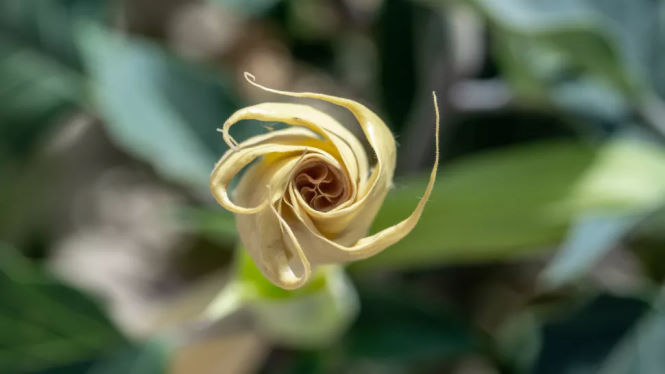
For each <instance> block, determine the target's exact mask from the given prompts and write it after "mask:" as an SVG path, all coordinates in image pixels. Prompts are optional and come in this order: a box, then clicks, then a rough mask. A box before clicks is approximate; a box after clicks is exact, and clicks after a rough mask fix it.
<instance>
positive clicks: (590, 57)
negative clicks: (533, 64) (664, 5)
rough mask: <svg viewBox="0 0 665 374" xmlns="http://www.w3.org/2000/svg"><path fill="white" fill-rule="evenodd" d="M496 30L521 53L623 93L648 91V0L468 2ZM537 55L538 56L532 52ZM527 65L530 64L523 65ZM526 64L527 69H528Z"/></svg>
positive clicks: (651, 22)
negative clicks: (549, 58) (541, 54)
mask: <svg viewBox="0 0 665 374" xmlns="http://www.w3.org/2000/svg"><path fill="white" fill-rule="evenodd" d="M472 3H473V4H474V5H475V6H476V8H477V9H479V10H480V11H481V12H482V13H483V14H484V15H486V16H487V17H488V19H489V20H490V21H491V23H492V24H493V25H494V26H496V27H497V31H500V32H502V33H507V34H509V35H510V36H511V37H517V38H519V40H520V42H526V43H527V44H526V45H522V49H523V50H524V52H525V54H524V55H523V57H525V58H529V57H530V55H528V53H529V52H531V51H532V50H535V49H537V48H541V49H542V50H544V51H548V52H549V53H551V54H553V55H554V56H555V57H556V58H558V59H560V60H562V61H560V62H565V63H567V64H571V65H572V66H574V67H576V68H579V69H582V70H583V71H586V72H588V73H591V74H595V75H597V76H600V77H602V78H603V79H606V80H608V81H610V82H612V83H613V84H615V85H616V86H617V87H618V88H620V89H621V90H622V91H624V92H626V93H636V92H637V90H641V89H644V88H646V87H647V86H648V83H649V82H648V74H647V71H646V70H645V65H644V64H645V63H646V62H647V61H649V59H650V58H651V57H652V56H653V55H654V54H656V53H658V52H656V51H653V50H651V49H652V47H653V46H652V45H651V44H650V43H652V42H653V41H654V39H653V31H654V28H655V27H656V24H657V21H658V19H657V17H658V7H659V6H660V5H659V4H658V3H657V2H654V1H650V0H636V1H633V2H630V3H628V2H625V1H623V0H562V1H556V2H552V1H547V0H529V1H527V0H506V1H502V2H500V3H499V2H496V1H491V0H472ZM534 52H538V51H534ZM526 65H528V64H526ZM526 65H525V66H526Z"/></svg>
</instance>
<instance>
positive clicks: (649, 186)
mask: <svg viewBox="0 0 665 374" xmlns="http://www.w3.org/2000/svg"><path fill="white" fill-rule="evenodd" d="M424 185H425V183H424V180H423V179H419V180H418V179H415V180H411V181H403V182H401V183H400V182H398V184H397V188H396V189H395V190H394V191H391V193H390V194H389V196H388V198H387V199H386V202H385V204H384V206H383V207H382V209H381V211H380V212H379V215H378V216H377V218H376V220H375V223H374V228H375V230H376V229H379V228H383V227H387V226H390V225H392V224H394V223H396V222H399V221H400V220H401V219H403V218H404V217H407V216H408V215H409V213H410V212H411V210H412V209H413V207H414V206H415V204H416V202H417V199H418V198H419V196H420V195H421V194H422V191H424ZM664 197H665V151H663V149H661V148H660V147H659V146H658V145H656V144H651V143H647V142H638V141H632V140H626V139H623V140H622V139H617V140H615V141H612V142H608V143H607V144H605V145H603V146H600V147H593V146H585V145H582V144H579V143H573V142H545V143H536V144H530V145H523V146H517V147H513V148H507V149H502V150H499V151H492V152H487V153H484V154H479V155H477V156H473V157H469V158H467V159H464V160H460V161H458V162H456V163H453V164H451V165H449V166H447V167H444V168H443V169H442V170H441V172H440V174H439V177H438V179H437V182H436V184H435V186H434V192H433V193H432V196H431V198H430V200H429V202H428V203H427V206H426V208H425V212H424V213H423V216H422V218H421V219H420V221H419V223H418V225H417V226H416V227H415V229H414V230H413V232H412V233H411V234H409V235H408V236H407V237H406V238H405V239H403V240H401V241H400V242H398V243H397V244H395V245H393V246H392V247H390V248H389V249H387V250H386V251H383V252H382V253H380V254H379V255H377V256H374V257H372V258H370V259H367V260H365V261H360V262H357V263H354V264H353V265H352V268H356V269H368V268H377V267H389V268H398V269H412V268H423V267H433V266H437V265H440V264H443V263H455V262H470V261H489V260H496V259H501V258H509V257H515V256H522V255H528V254H533V253H536V252H538V251H539V250H542V249H546V248H550V247H552V246H553V245H556V244H557V243H559V242H560V241H561V240H562V239H563V238H564V237H565V235H566V232H567V230H568V228H569V227H570V226H571V224H572V223H573V221H574V220H575V219H577V217H580V216H581V215H582V214H585V213H588V212H598V211H603V212H608V213H630V212H635V211H639V210H641V209H649V208H653V207H655V206H658V205H659V204H660V203H661V202H662V200H663V198H664Z"/></svg>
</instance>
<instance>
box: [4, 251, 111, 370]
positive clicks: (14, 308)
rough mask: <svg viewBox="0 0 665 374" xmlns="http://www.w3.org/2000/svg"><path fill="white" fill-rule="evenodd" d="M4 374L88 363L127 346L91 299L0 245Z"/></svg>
mask: <svg viewBox="0 0 665 374" xmlns="http://www.w3.org/2000/svg"><path fill="white" fill-rule="evenodd" d="M0 336H2V340H0V372H1V373H7V374H15V373H22V372H28V371H35V370H39V369H44V368H48V367H56V366H62V365H66V364H70V363H75V362H79V361H85V360H87V359H90V358H92V357H94V356H95V355H98V354H100V352H103V351H106V350H108V349H109V348H114V347H116V346H119V345H121V344H123V343H124V339H123V338H122V337H121V336H120V335H119V333H118V332H117V331H116V330H115V329H114V328H113V326H112V325H111V323H110V322H109V321H108V319H107V318H106V317H105V315H104V314H103V313H102V311H101V310H100V309H99V308H98V306H97V305H96V304H95V303H93V302H92V301H91V300H90V299H88V298H87V297H85V296H84V295H82V294H81V293H79V292H77V291H75V290H74V289H72V288H69V287H67V286H65V285H63V284H61V283H59V282H57V281H56V280H54V279H52V278H50V277H48V276H46V275H45V274H43V273H42V272H41V271H40V270H39V269H38V268H36V267H35V266H34V265H33V264H31V263H30V262H29V260H27V259H26V258H24V257H22V256H21V255H20V254H18V253H17V252H16V251H15V250H13V249H12V248H10V247H8V246H6V245H0Z"/></svg>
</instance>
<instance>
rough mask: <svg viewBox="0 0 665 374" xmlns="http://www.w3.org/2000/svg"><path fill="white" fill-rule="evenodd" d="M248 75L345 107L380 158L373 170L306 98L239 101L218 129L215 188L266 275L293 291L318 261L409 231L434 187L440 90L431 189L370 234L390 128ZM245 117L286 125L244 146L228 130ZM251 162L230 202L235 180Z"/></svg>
mask: <svg viewBox="0 0 665 374" xmlns="http://www.w3.org/2000/svg"><path fill="white" fill-rule="evenodd" d="M245 78H246V79H247V81H248V82H249V83H251V84H252V85H254V86H256V87H258V88H260V89H263V90H265V91H268V92H272V93H275V94H279V95H284V96H292V97H299V98H311V99H318V100H322V101H326V102H329V103H332V104H335V105H339V106H341V107H344V108H346V109H348V110H349V111H350V112H351V114H353V116H354V117H355V118H356V120H357V121H358V123H359V124H360V127H361V129H362V131H363V133H364V135H365V137H366V138H367V142H368V143H369V146H370V147H371V150H372V152H373V153H374V154H373V155H372V156H373V157H372V158H373V159H375V160H376V161H375V163H374V165H373V167H370V163H369V159H368V156H367V154H366V152H365V149H364V148H363V146H362V144H361V143H360V141H359V140H358V139H357V138H356V137H355V136H354V135H353V134H352V133H351V132H350V131H349V130H348V129H346V128H345V127H344V126H342V125H341V124H340V123H339V122H337V121H336V120H335V119H334V118H332V117H331V116H329V115H327V114H325V113H324V112H321V111H319V110H318V109H315V108H313V107H311V106H308V105H302V104H292V103H262V104H257V105H253V106H249V107H246V108H242V109H240V110H238V111H237V112H235V113H234V114H233V115H231V117H229V119H227V120H226V122H225V123H224V126H223V127H222V129H221V132H222V134H223V138H224V141H225V142H226V143H227V144H228V145H229V148H230V149H229V150H228V151H227V152H226V153H225V154H224V155H223V156H222V158H221V159H220V160H219V161H218V162H217V164H216V165H215V168H214V170H213V172H212V175H211V177H210V189H211V192H212V194H213V196H214V197H215V198H216V199H217V201H218V202H219V203H220V204H221V205H222V206H223V207H224V208H226V209H228V210H229V211H231V212H233V213H235V215H236V221H237V226H238V232H239V235H240V239H241V240H242V243H243V245H244V247H245V249H246V250H247V251H248V253H249V255H250V256H251V257H252V259H253V260H254V262H255V263H256V265H257V267H258V268H259V270H260V271H261V273H262V274H263V275H264V276H265V277H266V278H268V279H269V280H270V281H271V282H273V283H274V284H275V285H277V286H279V287H282V288H285V289H295V288H298V287H300V286H302V285H303V284H305V283H306V282H307V280H308V279H309V277H310V274H311V272H312V268H313V267H315V266H316V265H319V264H333V263H346V262H349V261H354V260H360V259H364V258H367V257H370V256H372V255H375V254H377V253H379V252H381V251H382V250H384V249H386V248H387V247H389V246H390V245H392V244H394V243H396V242H397V241H399V240H401V239H402V238H403V237H404V236H406V235H407V234H408V233H409V232H410V231H411V230H412V229H413V227H414V226H415V225H416V223H417V222H418V220H419V219H420V216H421V214H422V212H423V209H424V207H425V203H426V202H427V199H428V198H429V196H430V193H431V191H432V188H433V186H434V180H435V177H436V170H437V166H438V159H439V148H438V147H439V145H438V144H439V142H438V136H439V113H438V107H437V106H436V95H434V105H435V110H436V131H435V133H436V159H435V162H434V166H433V168H432V172H431V174H430V178H429V182H428V184H427V188H426V189H425V193H424V195H423V197H422V198H421V199H420V201H419V202H418V205H417V206H416V208H415V210H414V211H413V212H412V213H411V215H409V216H408V217H406V218H405V219H404V220H403V221H401V222H399V223H397V224H395V225H393V226H390V227H388V228H385V229H383V230H381V231H379V232H377V233H375V234H373V235H369V236H367V232H368V231H369V228H370V225H371V223H372V220H373V219H374V217H375V216H376V214H377V213H378V211H379V209H380V208H381V205H382V204H383V201H384V199H385V197H386V194H387V193H388V190H389V189H390V187H391V185H392V180H393V173H394V170H395V154H396V147H395V139H394V137H393V135H392V133H391V132H390V130H389V129H388V127H387V126H386V125H385V124H384V123H383V121H382V120H381V119H380V118H379V117H378V116H377V115H376V114H375V113H374V112H372V111H371V110H369V109H368V108H367V107H365V106H364V105H362V104H360V103H358V102H356V101H353V100H349V99H344V98H340V97H335V96H329V95H324V94H318V93H310V92H300V93H297V92H287V91H279V90H275V89H271V88H267V87H264V86H262V85H260V84H258V83H256V82H255V78H254V76H252V75H251V74H249V73H245ZM247 119H253V120H259V121H271V122H281V123H284V124H286V125H289V126H288V127H287V128H285V129H280V130H274V131H271V132H269V133H267V134H263V135H257V136H254V137H252V138H250V139H248V140H245V141H243V142H241V143H238V142H236V141H235V140H234V139H233V137H231V135H230V134H229V129H230V128H231V126H233V125H234V124H235V123H237V122H238V121H241V120H247ZM250 164H251V165H250ZM245 168H246V169H247V170H246V171H245V173H244V174H243V175H242V177H241V178H240V181H239V183H238V185H237V186H236V187H235V189H234V191H233V199H232V198H231V197H230V196H229V190H228V187H229V184H230V182H231V181H232V180H233V178H234V177H235V176H236V175H237V174H238V173H239V172H240V171H241V170H243V169H245Z"/></svg>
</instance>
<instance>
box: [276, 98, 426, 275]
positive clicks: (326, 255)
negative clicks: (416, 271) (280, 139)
mask: <svg viewBox="0 0 665 374" xmlns="http://www.w3.org/2000/svg"><path fill="white" fill-rule="evenodd" d="M432 95H433V99H434V109H435V112H436V125H435V144H436V146H435V147H436V153H435V161H434V166H433V167H432V171H431V172H430V176H429V181H428V183H427V187H426V189H425V193H424V195H423V197H422V198H421V199H420V201H419V202H418V205H417V206H416V208H415V209H414V211H413V212H412V213H411V215H409V216H408V217H407V218H406V219H404V220H403V221H401V222H399V223H397V224H395V225H393V226H390V227H388V228H385V229H383V230H381V231H379V232H377V233H376V234H373V235H370V236H368V237H365V238H362V239H360V240H358V241H357V242H355V243H353V244H352V245H344V244H342V243H340V242H341V240H339V239H338V240H336V241H333V240H330V239H329V238H326V237H325V236H323V235H321V234H319V233H318V232H317V230H316V227H314V226H312V225H311V220H309V219H308V218H307V217H306V216H305V215H303V214H302V212H299V211H298V209H297V207H293V213H294V215H295V217H296V218H297V220H293V219H291V220H289V221H288V222H289V224H290V225H291V228H292V229H293V231H294V233H295V234H296V236H297V237H298V238H299V240H300V242H301V243H302V245H303V247H305V248H307V254H308V258H309V260H310V262H312V263H313V264H316V263H335V262H342V261H343V262H346V261H353V260H359V259H363V258H367V257H370V256H372V255H375V254H377V253H379V252H381V251H382V250H384V249H385V248H387V247H389V246H391V245H392V244H395V243H397V242H398V241H400V240H401V239H402V238H404V237H405V236H406V235H408V234H409V233H410V232H411V230H413V228H414V227H415V225H416V223H418V220H419V219H420V216H421V215H422V212H423V210H424V208H425V204H426V203H427V200H428V199H429V197H430V195H431V193H432V189H433V188H434V182H435V180H436V172H437V169H438V165H439V108H438V105H437V101H436V94H435V93H434V92H433V93H432ZM372 217H373V216H372Z"/></svg>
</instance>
